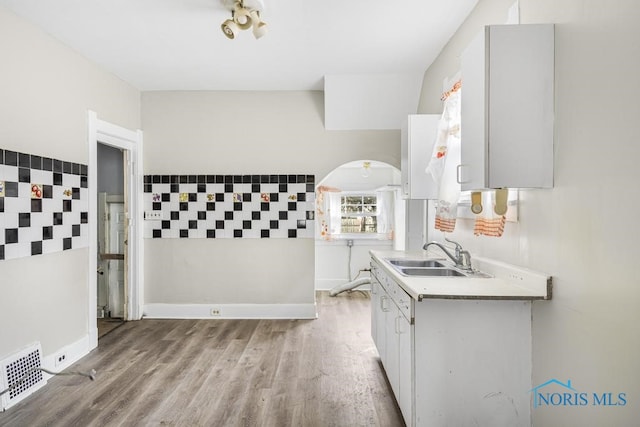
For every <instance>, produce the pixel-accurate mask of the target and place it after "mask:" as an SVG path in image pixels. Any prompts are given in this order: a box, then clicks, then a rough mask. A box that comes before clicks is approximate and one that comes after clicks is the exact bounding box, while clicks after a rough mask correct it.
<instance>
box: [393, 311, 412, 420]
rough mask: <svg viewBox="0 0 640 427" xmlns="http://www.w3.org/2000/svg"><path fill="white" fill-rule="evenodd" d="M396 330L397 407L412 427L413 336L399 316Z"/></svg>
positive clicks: (408, 324) (402, 318)
mask: <svg viewBox="0 0 640 427" xmlns="http://www.w3.org/2000/svg"><path fill="white" fill-rule="evenodd" d="M397 328H398V329H397V330H398V377H399V383H400V384H399V389H400V394H399V397H398V405H399V406H400V411H402V416H403V417H404V422H405V424H406V425H408V426H411V425H413V411H412V408H413V346H412V342H413V334H412V329H411V324H410V323H409V321H408V320H407V319H406V317H404V316H402V315H400V316H398V320H397Z"/></svg>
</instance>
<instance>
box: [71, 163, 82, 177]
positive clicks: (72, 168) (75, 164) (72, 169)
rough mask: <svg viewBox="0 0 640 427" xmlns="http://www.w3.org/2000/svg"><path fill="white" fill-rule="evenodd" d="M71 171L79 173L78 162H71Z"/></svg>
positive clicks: (75, 173)
mask: <svg viewBox="0 0 640 427" xmlns="http://www.w3.org/2000/svg"><path fill="white" fill-rule="evenodd" d="M71 173H72V174H74V175H80V163H71Z"/></svg>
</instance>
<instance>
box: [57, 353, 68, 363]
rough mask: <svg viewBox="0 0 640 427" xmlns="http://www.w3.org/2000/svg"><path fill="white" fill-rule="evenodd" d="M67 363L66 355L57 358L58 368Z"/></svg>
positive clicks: (59, 355) (62, 354) (61, 354)
mask: <svg viewBox="0 0 640 427" xmlns="http://www.w3.org/2000/svg"><path fill="white" fill-rule="evenodd" d="M66 361H67V355H66V353H60V354H58V355H57V356H56V366H60V365H62V364H63V363H65V362H66Z"/></svg>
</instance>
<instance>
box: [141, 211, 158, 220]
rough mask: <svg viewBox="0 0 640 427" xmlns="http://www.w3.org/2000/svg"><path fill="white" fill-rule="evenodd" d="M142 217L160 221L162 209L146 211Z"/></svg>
mask: <svg viewBox="0 0 640 427" xmlns="http://www.w3.org/2000/svg"><path fill="white" fill-rule="evenodd" d="M144 219H145V220H147V221H161V220H162V211H147V212H145V213H144Z"/></svg>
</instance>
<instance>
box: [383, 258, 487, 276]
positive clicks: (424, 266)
mask: <svg viewBox="0 0 640 427" xmlns="http://www.w3.org/2000/svg"><path fill="white" fill-rule="evenodd" d="M386 261H387V262H388V263H389V264H391V266H392V267H393V268H395V269H396V270H397V271H398V272H399V273H400V274H402V275H404V276H422V277H490V276H488V275H486V274H484V273H480V272H478V271H472V270H469V271H467V270H462V269H459V268H456V267H452V266H449V265H447V264H445V263H443V262H441V261H439V260H435V259H387V260H386Z"/></svg>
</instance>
